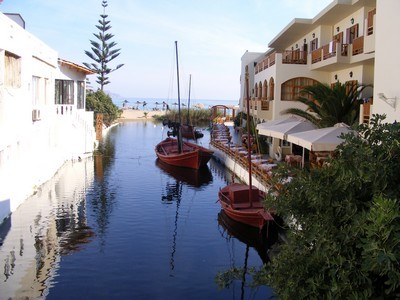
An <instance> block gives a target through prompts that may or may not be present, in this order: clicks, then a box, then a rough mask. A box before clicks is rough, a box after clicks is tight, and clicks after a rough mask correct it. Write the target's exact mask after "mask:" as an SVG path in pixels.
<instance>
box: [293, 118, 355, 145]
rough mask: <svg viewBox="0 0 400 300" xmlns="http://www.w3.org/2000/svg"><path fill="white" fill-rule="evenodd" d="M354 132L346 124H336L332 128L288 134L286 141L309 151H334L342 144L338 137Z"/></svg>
mask: <svg viewBox="0 0 400 300" xmlns="http://www.w3.org/2000/svg"><path fill="white" fill-rule="evenodd" d="M349 132H354V131H353V130H351V129H350V128H349V127H348V126H347V125H346V124H344V123H338V124H336V125H335V126H333V127H327V128H320V129H314V130H309V131H304V132H297V133H290V134H288V135H287V138H286V139H287V141H288V142H291V143H293V144H296V145H299V146H301V147H303V148H306V149H308V150H311V151H334V150H335V149H336V147H337V146H338V145H340V144H341V143H343V142H344V140H343V139H342V138H340V137H339V136H340V135H341V134H342V133H344V134H346V133H349Z"/></svg>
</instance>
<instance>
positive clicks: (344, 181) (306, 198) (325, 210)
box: [266, 116, 400, 299]
mask: <svg viewBox="0 0 400 300" xmlns="http://www.w3.org/2000/svg"><path fill="white" fill-rule="evenodd" d="M383 119H384V117H382V116H374V117H373V118H372V120H371V126H370V127H367V126H366V125H361V126H360V127H359V129H358V132H359V135H352V134H348V135H347V136H346V143H345V144H342V145H341V146H339V147H338V149H337V153H336V157H335V159H333V160H331V161H330V162H329V165H328V166H326V167H323V168H319V169H313V170H311V171H302V172H299V173H298V174H297V176H296V177H294V179H293V180H292V181H291V182H290V183H289V184H286V185H284V186H283V187H282V188H281V190H279V193H278V194H272V193H270V194H269V196H268V198H267V201H266V203H267V208H268V209H272V210H274V211H276V212H277V214H278V215H280V216H281V217H283V218H284V219H286V220H290V221H291V222H290V223H288V224H290V227H289V232H288V236H287V243H284V244H282V245H281V246H280V248H279V254H278V255H277V256H275V257H274V258H273V259H272V263H271V264H270V265H269V266H267V267H266V272H267V275H266V279H267V282H268V284H269V285H270V286H271V287H272V288H273V289H274V292H275V293H276V295H277V297H278V298H279V299H306V298H307V299H348V298H354V299H377V298H379V299H394V298H399V297H400V268H399V261H400V210H399V209H400V207H399V206H400V205H399V199H400V185H399V182H400V125H399V124H386V123H383V122H382V120H383Z"/></svg>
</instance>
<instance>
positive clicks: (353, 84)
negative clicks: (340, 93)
mask: <svg viewBox="0 0 400 300" xmlns="http://www.w3.org/2000/svg"><path fill="white" fill-rule="evenodd" d="M345 84H346V95H349V94H350V93H351V92H353V93H355V92H356V91H357V84H358V81H357V80H349V81H346V83H345Z"/></svg>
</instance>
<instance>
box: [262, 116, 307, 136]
mask: <svg viewBox="0 0 400 300" xmlns="http://www.w3.org/2000/svg"><path fill="white" fill-rule="evenodd" d="M299 120H300V118H299V117H295V116H290V117H286V118H283V119H276V120H271V121H266V122H263V123H260V124H258V125H257V127H256V129H257V130H258V131H259V134H261V135H265V134H263V131H264V129H268V127H271V126H275V125H278V124H282V123H288V122H295V121H299Z"/></svg>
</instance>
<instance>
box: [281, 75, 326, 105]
mask: <svg viewBox="0 0 400 300" xmlns="http://www.w3.org/2000/svg"><path fill="white" fill-rule="evenodd" d="M317 83H318V81H316V80H314V79H312V78H307V77H297V78H292V79H289V80H288V81H286V82H284V83H282V86H281V99H282V100H287V101H295V100H297V98H299V96H300V92H301V90H302V89H303V88H304V87H306V86H309V85H315V84H317Z"/></svg>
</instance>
